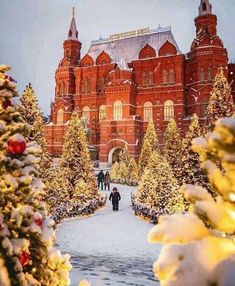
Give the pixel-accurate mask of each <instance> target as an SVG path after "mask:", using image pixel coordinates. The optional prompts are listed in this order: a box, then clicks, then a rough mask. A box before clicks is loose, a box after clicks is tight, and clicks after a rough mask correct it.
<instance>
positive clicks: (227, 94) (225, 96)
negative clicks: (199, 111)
mask: <svg viewBox="0 0 235 286" xmlns="http://www.w3.org/2000/svg"><path fill="white" fill-rule="evenodd" d="M233 114H234V102H233V97H232V94H231V88H230V86H229V84H228V81H227V78H226V77H225V75H224V72H223V68H220V69H219V70H218V73H217V75H216V77H215V82H214V86H213V89H212V91H211V94H210V100H209V105H208V108H207V114H206V120H205V127H204V129H205V131H204V133H205V132H209V131H212V130H213V129H214V126H215V122H216V120H217V119H219V118H223V117H232V116H233Z"/></svg>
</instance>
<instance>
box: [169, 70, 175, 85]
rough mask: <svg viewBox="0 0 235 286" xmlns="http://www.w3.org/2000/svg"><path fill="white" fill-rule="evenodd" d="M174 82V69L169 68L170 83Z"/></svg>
mask: <svg viewBox="0 0 235 286" xmlns="http://www.w3.org/2000/svg"><path fill="white" fill-rule="evenodd" d="M174 82H175V73H174V70H173V69H171V70H170V83H174Z"/></svg>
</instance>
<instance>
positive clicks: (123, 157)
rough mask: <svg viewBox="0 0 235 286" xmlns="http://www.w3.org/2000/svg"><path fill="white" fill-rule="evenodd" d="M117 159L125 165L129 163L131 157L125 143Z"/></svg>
mask: <svg viewBox="0 0 235 286" xmlns="http://www.w3.org/2000/svg"><path fill="white" fill-rule="evenodd" d="M119 159H120V162H123V163H124V164H125V165H126V167H127V166H128V165H129V164H130V160H131V157H130V154H129V151H128V147H127V144H125V147H124V148H123V149H122V151H121V154H120V157H119Z"/></svg>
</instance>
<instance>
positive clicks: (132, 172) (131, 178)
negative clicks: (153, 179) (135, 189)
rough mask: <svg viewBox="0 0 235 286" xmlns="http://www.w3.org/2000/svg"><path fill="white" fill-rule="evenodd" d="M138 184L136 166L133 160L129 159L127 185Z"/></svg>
mask: <svg viewBox="0 0 235 286" xmlns="http://www.w3.org/2000/svg"><path fill="white" fill-rule="evenodd" d="M138 182H139V175H138V165H137V163H136V161H135V159H134V158H131V159H130V163H129V165H128V185H131V186H137V185H138Z"/></svg>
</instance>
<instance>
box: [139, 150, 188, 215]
mask: <svg viewBox="0 0 235 286" xmlns="http://www.w3.org/2000/svg"><path fill="white" fill-rule="evenodd" d="M178 188H179V185H178V183H177V180H176V179H175V177H174V175H173V172H172V169H171V167H170V165H169V163H168V162H167V161H166V160H165V159H164V158H163V157H162V156H160V155H159V154H158V152H156V151H154V152H153V153H152V155H151V157H150V160H149V163H148V166H147V167H146V168H145V170H144V174H143V175H142V178H141V181H140V184H139V187H138V190H137V194H136V201H137V202H138V203H140V204H142V205H145V206H147V207H149V209H150V211H154V213H155V214H157V216H160V215H162V214H169V213H174V212H180V211H183V210H184V204H183V197H182V195H181V194H180V193H179V192H178Z"/></svg>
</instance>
